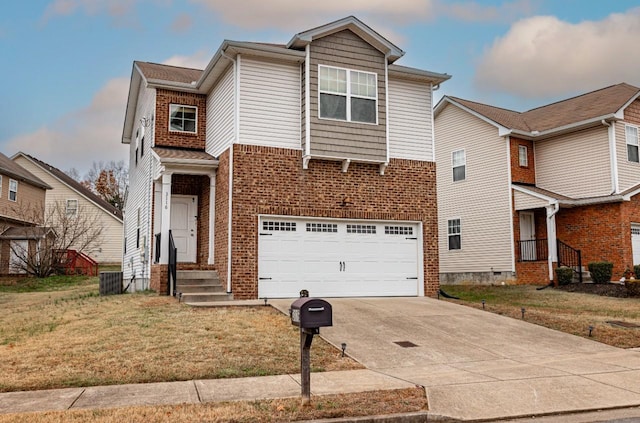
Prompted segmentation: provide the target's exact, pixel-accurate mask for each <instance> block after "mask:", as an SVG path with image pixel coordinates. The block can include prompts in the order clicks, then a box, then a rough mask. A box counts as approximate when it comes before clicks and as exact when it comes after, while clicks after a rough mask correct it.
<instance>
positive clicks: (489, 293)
mask: <svg viewBox="0 0 640 423" xmlns="http://www.w3.org/2000/svg"><path fill="white" fill-rule="evenodd" d="M441 288H442V290H443V291H445V292H446V293H447V294H450V295H453V296H456V297H459V298H460V300H450V301H454V302H456V303H460V304H464V305H467V306H471V307H476V308H480V309H481V308H482V300H485V309H486V310H487V311H488V312H492V313H498V314H503V315H506V316H510V317H513V318H516V319H521V318H522V308H524V309H525V313H524V316H525V317H524V318H525V320H526V321H528V322H531V323H535V324H538V325H541V326H545V327H548V328H551V329H556V330H559V331H562V332H567V333H571V334H574V335H578V336H583V337H587V338H588V337H589V326H592V327H593V330H592V337H591V338H590V339H593V340H595V341H599V342H602V343H605V344H609V345H613V346H615V347H621V348H633V347H640V327H638V328H624V327H621V326H618V325H615V324H611V323H608V322H611V321H622V322H626V323H631V324H636V325H639V326H640V299H639V298H612V297H606V296H600V295H593V294H585V293H578V292H567V291H564V290H560V289H554V288H547V289H543V290H540V291H538V290H536V287H535V286H528V285H516V286H482V285H443V286H442V287H441ZM441 298H442V297H441Z"/></svg>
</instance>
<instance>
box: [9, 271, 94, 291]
mask: <svg viewBox="0 0 640 423" xmlns="http://www.w3.org/2000/svg"><path fill="white" fill-rule="evenodd" d="M93 284H95V285H97V284H98V277H97V276H69V275H60V276H49V277H48V278H34V277H18V278H16V277H5V278H0V292H4V293H24V292H48V291H60V290H66V289H69V288H71V287H74V286H85V285H93Z"/></svg>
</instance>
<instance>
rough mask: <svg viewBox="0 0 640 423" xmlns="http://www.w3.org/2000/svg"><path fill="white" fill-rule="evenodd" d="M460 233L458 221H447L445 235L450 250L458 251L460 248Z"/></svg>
mask: <svg viewBox="0 0 640 423" xmlns="http://www.w3.org/2000/svg"><path fill="white" fill-rule="evenodd" d="M461 233H462V231H461V228H460V219H449V220H448V221H447V235H448V244H449V249H450V250H459V249H460V248H462V245H461V242H460V241H461V240H460V235H461Z"/></svg>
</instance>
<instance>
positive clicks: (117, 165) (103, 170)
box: [65, 160, 129, 210]
mask: <svg viewBox="0 0 640 423" xmlns="http://www.w3.org/2000/svg"><path fill="white" fill-rule="evenodd" d="M65 173H66V174H67V175H68V176H70V177H71V178H73V179H75V180H76V181H78V182H79V183H80V184H81V185H83V186H84V187H86V188H87V189H89V190H91V191H92V192H93V193H94V194H97V195H99V196H100V197H101V198H102V199H103V200H105V201H107V202H108V203H109V204H111V205H112V206H114V207H117V208H118V209H120V210H122V208H123V207H124V194H125V191H126V189H127V184H128V183H129V169H128V168H127V165H126V164H125V162H124V160H120V161H118V162H116V161H115V160H111V161H110V162H103V161H99V162H93V164H92V165H91V168H90V169H89V170H88V171H87V173H86V175H85V176H84V178H81V177H80V172H78V170H77V169H76V168H71V169H69V170H67V171H66V172H65Z"/></svg>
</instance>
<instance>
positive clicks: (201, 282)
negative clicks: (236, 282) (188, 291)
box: [176, 276, 222, 286]
mask: <svg viewBox="0 0 640 423" xmlns="http://www.w3.org/2000/svg"><path fill="white" fill-rule="evenodd" d="M176 284H177V286H184V285H191V286H208V285H220V286H222V283H221V282H220V279H189V278H180V276H178V280H177V282H176Z"/></svg>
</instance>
